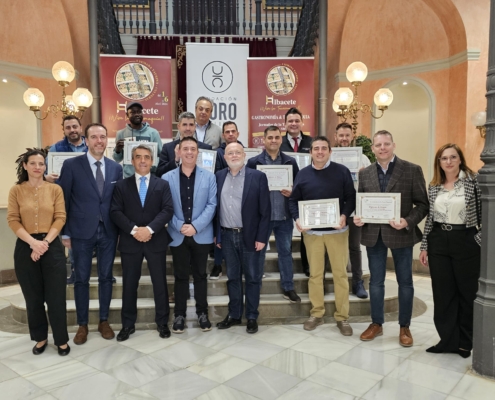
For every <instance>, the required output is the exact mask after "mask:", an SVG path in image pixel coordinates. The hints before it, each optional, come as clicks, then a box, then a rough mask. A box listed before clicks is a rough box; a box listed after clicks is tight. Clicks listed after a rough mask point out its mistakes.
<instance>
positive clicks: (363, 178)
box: [358, 156, 429, 249]
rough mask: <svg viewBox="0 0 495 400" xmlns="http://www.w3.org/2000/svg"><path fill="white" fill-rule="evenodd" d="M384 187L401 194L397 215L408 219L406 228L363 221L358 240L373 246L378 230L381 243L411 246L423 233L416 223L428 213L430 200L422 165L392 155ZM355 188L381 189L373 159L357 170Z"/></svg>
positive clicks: (378, 190)
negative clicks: (392, 161) (393, 161)
mask: <svg viewBox="0 0 495 400" xmlns="http://www.w3.org/2000/svg"><path fill="white" fill-rule="evenodd" d="M385 191H386V192H388V193H400V194H401V204H400V216H401V218H404V219H405V220H406V221H407V224H408V229H406V228H404V229H401V230H397V229H394V228H392V227H391V226H390V225H389V224H365V225H364V226H363V227H362V228H361V229H362V235H361V244H362V245H363V246H368V247H373V246H374V245H375V244H376V241H377V240H378V234H379V233H380V231H381V234H382V240H383V243H385V245H386V246H387V247H388V248H390V249H398V248H401V247H411V246H414V245H415V244H416V243H418V242H420V241H421V238H422V236H423V235H422V233H421V231H420V230H419V228H418V226H417V225H418V224H419V223H420V222H421V221H422V220H423V218H424V217H426V214H428V204H429V203H428V196H427V194H426V184H425V178H424V176H423V171H422V170H421V167H420V166H419V165H416V164H413V163H410V162H408V161H404V160H401V159H400V158H399V157H397V156H395V166H394V170H393V172H392V176H391V177H390V181H389V182H388V185H387V188H386V190H385ZM358 192H359V193H380V182H379V180H378V171H377V167H376V162H374V163H373V164H371V165H370V166H369V167H366V168H365V169H363V170H361V171H359V187H358Z"/></svg>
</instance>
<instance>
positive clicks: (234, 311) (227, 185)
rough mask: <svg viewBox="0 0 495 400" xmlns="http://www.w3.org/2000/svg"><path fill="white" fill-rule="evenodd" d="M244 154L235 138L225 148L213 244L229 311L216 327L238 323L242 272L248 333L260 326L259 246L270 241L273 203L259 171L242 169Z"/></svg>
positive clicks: (260, 269) (218, 186)
mask: <svg viewBox="0 0 495 400" xmlns="http://www.w3.org/2000/svg"><path fill="white" fill-rule="evenodd" d="M245 158H246V154H245V153H244V148H243V147H242V145H241V144H239V143H231V144H229V145H227V147H226V148H225V160H227V164H228V166H229V168H226V169H223V170H222V171H219V172H217V174H216V177H217V188H218V190H217V203H218V205H217V219H216V243H217V246H218V247H221V248H222V250H223V254H224V257H225V261H226V264H227V277H228V281H227V289H228V292H229V313H228V315H227V316H226V317H225V319H224V320H223V321H222V322H219V323H218V324H217V327H218V328H219V329H228V328H230V327H231V326H233V325H238V324H240V323H241V318H242V314H243V310H244V306H243V288H242V274H243V273H244V278H245V286H246V313H245V314H246V318H247V320H248V321H247V327H246V331H247V332H248V333H256V332H257V331H258V323H257V321H256V320H257V319H258V315H259V312H258V306H259V303H260V292H261V279H262V277H263V268H262V267H261V266H260V262H259V259H260V254H261V250H263V248H264V247H265V246H266V244H267V243H268V237H269V234H270V232H269V227H270V217H271V205H270V192H269V191H268V180H267V178H266V175H265V174H264V173H263V172H260V171H257V170H253V169H250V168H246V167H245V166H244V159H245Z"/></svg>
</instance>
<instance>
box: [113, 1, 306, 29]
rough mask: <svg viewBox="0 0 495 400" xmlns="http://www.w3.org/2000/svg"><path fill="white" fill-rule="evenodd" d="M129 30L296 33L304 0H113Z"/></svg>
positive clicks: (122, 25) (121, 26) (120, 24)
mask: <svg viewBox="0 0 495 400" xmlns="http://www.w3.org/2000/svg"><path fill="white" fill-rule="evenodd" d="M112 3H113V7H114V11H115V16H116V18H117V24H118V28H119V32H120V33H121V34H122V33H129V34H163V35H172V34H174V35H177V34H185V35H191V34H193V35H194V34H197V35H239V36H249V35H270V36H294V35H295V34H296V31H297V25H298V22H299V17H300V13H301V6H302V3H303V0H112Z"/></svg>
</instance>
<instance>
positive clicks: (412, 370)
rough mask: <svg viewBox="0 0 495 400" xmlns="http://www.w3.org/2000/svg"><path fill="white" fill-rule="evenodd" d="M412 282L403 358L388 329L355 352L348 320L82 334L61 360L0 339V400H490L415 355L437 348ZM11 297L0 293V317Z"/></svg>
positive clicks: (392, 327)
mask: <svg viewBox="0 0 495 400" xmlns="http://www.w3.org/2000/svg"><path fill="white" fill-rule="evenodd" d="M387 278H388V279H392V278H393V276H392V275H390V276H388V277H387ZM414 280H415V295H416V296H417V297H418V298H419V299H421V300H422V301H424V302H425V303H426V305H427V307H428V308H427V310H426V312H425V313H424V314H422V315H420V316H419V317H416V318H414V319H413V322H412V325H411V331H412V333H413V336H414V346H413V347H412V348H403V347H401V346H400V345H399V343H398V331H399V327H398V325H397V322H387V323H386V324H385V325H384V335H383V336H382V337H379V338H377V339H375V340H374V341H372V342H361V341H360V340H359V335H360V334H361V333H362V332H363V330H364V329H366V327H367V326H368V323H352V319H351V324H352V327H353V328H354V335H353V336H352V337H344V336H342V335H340V333H339V332H338V330H337V328H336V326H335V324H325V325H322V326H320V327H318V328H317V329H316V330H314V331H312V332H306V331H304V330H303V328H302V325H284V326H280V325H277V326H273V325H272V326H260V330H259V332H258V333H257V334H255V335H248V334H247V333H246V331H245V327H244V326H242V327H234V328H231V329H229V330H226V331H218V330H217V329H214V330H213V331H211V332H207V333H203V332H201V331H200V330H199V329H197V328H189V329H187V330H186V332H185V333H184V334H182V335H172V337H171V338H170V339H166V340H164V339H160V338H159V337H158V333H157V332H156V331H137V332H136V333H135V334H134V335H132V336H131V338H130V339H129V340H128V341H126V342H123V343H117V341H116V340H111V341H107V340H104V339H102V338H101V336H100V335H99V334H97V333H90V335H89V339H88V342H87V343H86V344H84V345H82V346H75V345H72V346H71V347H72V351H71V353H70V355H69V356H68V357H64V358H62V357H60V356H58V354H57V352H56V348H55V347H54V346H53V345H52V346H49V348H48V349H47V350H46V351H45V353H44V354H43V355H41V356H34V355H32V353H31V348H32V347H33V342H31V341H30V339H29V336H28V335H26V334H19V333H11V332H3V331H0V399H5V400H14V399H23V400H24V399H39V400H48V399H70V400H77V399H84V400H87V399H91V400H104V399H115V398H117V399H168V400H169V399H180V400H187V399H198V400H209V399H211V400H223V399H225V400H236V399H239V400H241V399H245V400H248V399H264V400H265V399H266V400H270V399H285V400H292V399H294V400H300V399H307V400H318V399H339V400H340V399H342V400H346V399H367V400H371V399H379V400H388V399H391V400H395V399H400V400H406V399H418V400H426V399H432V400H433V399H434V400H436V399H438V400H440V399H450V400H455V399H457V400H459V399H465V400H484V399H487V400H488V399H489V400H493V398H494V393H495V382H494V381H490V380H487V379H483V378H480V377H478V376H475V375H474V374H473V373H472V372H470V364H471V358H469V359H463V358H461V357H460V356H458V355H453V354H441V355H434V354H429V353H426V352H425V349H426V348H427V347H428V346H430V345H433V344H435V343H436V342H437V340H438V336H437V334H436V331H435V328H434V326H433V323H432V315H433V303H432V294H431V282H430V279H429V278H428V277H424V276H415V277H414ZM18 292H19V289H18V287H17V286H9V287H3V288H0V309H5V308H6V307H8V306H9V304H10V303H9V302H8V298H9V296H12V295H16V294H17V293H18ZM73 336H74V334H73V333H72V334H71V338H72V337H73ZM49 340H50V342H51V343H53V341H52V340H51V337H50V339H49Z"/></svg>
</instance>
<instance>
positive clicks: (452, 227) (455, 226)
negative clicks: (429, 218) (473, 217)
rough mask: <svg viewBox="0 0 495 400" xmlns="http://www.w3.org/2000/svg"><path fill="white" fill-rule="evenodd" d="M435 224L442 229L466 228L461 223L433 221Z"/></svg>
mask: <svg viewBox="0 0 495 400" xmlns="http://www.w3.org/2000/svg"><path fill="white" fill-rule="evenodd" d="M435 226H437V227H439V228H440V229H442V231H465V230H466V229H468V228H466V225H463V224H444V223H442V222H435Z"/></svg>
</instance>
